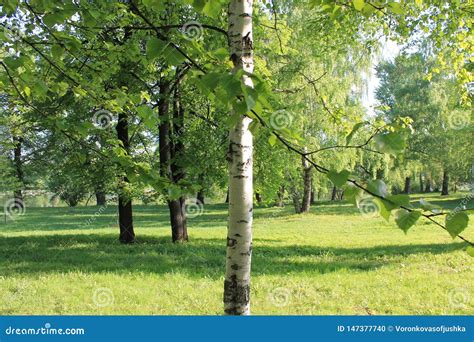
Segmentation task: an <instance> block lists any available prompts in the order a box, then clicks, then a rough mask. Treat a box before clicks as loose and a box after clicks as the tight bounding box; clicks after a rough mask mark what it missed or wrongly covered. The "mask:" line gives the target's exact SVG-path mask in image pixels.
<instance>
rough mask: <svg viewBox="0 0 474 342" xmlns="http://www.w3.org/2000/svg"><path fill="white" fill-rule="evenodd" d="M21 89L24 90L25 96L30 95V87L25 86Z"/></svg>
mask: <svg viewBox="0 0 474 342" xmlns="http://www.w3.org/2000/svg"><path fill="white" fill-rule="evenodd" d="M23 91H24V92H25V94H26V96H28V97H30V95H31V89H30V87H28V86H25V88H23Z"/></svg>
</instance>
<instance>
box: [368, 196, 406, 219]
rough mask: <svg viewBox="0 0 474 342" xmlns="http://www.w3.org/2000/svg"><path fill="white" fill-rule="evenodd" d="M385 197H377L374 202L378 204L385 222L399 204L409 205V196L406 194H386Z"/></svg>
mask: <svg viewBox="0 0 474 342" xmlns="http://www.w3.org/2000/svg"><path fill="white" fill-rule="evenodd" d="M385 199H386V200H382V199H380V198H377V199H376V202H377V203H378V204H379V209H380V215H381V216H382V217H383V218H384V219H385V220H386V221H387V222H388V220H389V218H390V214H391V212H392V210H393V209H396V208H399V207H400V206H404V207H409V206H410V196H408V195H390V196H386V197H385Z"/></svg>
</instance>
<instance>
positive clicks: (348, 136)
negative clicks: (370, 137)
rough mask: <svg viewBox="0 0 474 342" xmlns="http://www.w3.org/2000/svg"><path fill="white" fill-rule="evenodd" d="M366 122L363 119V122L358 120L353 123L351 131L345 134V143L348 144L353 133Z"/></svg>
mask: <svg viewBox="0 0 474 342" xmlns="http://www.w3.org/2000/svg"><path fill="white" fill-rule="evenodd" d="M366 124H367V121H364V122H359V123H357V124H355V125H354V127H353V128H352V131H351V132H350V133H349V134H348V135H347V137H346V145H349V143H350V142H351V140H352V137H353V136H354V134H355V133H356V132H357V131H358V130H359V129H360V128H361V127H362V126H364V125H366Z"/></svg>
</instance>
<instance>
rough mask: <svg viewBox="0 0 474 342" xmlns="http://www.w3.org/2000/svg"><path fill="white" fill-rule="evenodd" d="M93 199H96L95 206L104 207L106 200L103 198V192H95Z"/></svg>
mask: <svg viewBox="0 0 474 342" xmlns="http://www.w3.org/2000/svg"><path fill="white" fill-rule="evenodd" d="M95 199H96V205H97V206H104V205H106V204H107V200H106V198H105V192H103V191H100V190H99V191H96V192H95Z"/></svg>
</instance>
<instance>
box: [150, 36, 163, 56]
mask: <svg viewBox="0 0 474 342" xmlns="http://www.w3.org/2000/svg"><path fill="white" fill-rule="evenodd" d="M165 47H166V43H165V42H164V41H162V40H161V39H158V38H156V37H151V38H150V39H149V40H148V42H147V43H146V57H147V58H148V60H150V61H151V60H154V59H155V58H158V57H159V56H160V55H161V54H162V53H163V51H164V49H165Z"/></svg>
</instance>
